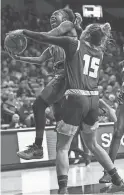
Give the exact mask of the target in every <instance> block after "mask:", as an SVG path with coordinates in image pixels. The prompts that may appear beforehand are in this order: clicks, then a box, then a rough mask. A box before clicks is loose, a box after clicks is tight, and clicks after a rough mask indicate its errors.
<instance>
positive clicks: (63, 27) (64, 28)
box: [23, 21, 74, 41]
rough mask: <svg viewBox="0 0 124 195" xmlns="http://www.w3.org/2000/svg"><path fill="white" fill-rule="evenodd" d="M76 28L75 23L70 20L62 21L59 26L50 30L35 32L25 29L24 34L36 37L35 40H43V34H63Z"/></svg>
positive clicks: (32, 37) (31, 37)
mask: <svg viewBox="0 0 124 195" xmlns="http://www.w3.org/2000/svg"><path fill="white" fill-rule="evenodd" d="M73 28H74V26H73V23H72V22H70V21H65V22H62V23H61V24H60V25H59V26H58V27H57V28H54V29H52V30H51V31H49V32H33V31H29V30H25V29H24V30H23V34H24V35H25V36H27V37H28V38H30V39H34V40H35V41H42V38H43V36H42V35H46V36H47V35H49V36H61V35H64V34H65V33H67V32H70V31H71V30H72V29H73Z"/></svg>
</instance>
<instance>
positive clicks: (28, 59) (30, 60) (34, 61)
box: [10, 48, 52, 65]
mask: <svg viewBox="0 0 124 195" xmlns="http://www.w3.org/2000/svg"><path fill="white" fill-rule="evenodd" d="M10 55H11V57H12V58H14V59H15V60H16V61H21V62H27V63H29V64H38V65H42V63H43V62H45V61H47V60H49V59H51V58H52V55H51V53H50V51H49V48H47V49H46V50H45V51H44V52H43V53H42V55H41V56H39V57H23V56H17V55H13V54H12V53H11V54H10Z"/></svg>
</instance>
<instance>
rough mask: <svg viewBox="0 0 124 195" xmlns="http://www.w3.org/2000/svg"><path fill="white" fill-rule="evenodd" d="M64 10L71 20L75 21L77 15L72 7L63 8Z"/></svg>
mask: <svg viewBox="0 0 124 195" xmlns="http://www.w3.org/2000/svg"><path fill="white" fill-rule="evenodd" d="M62 11H64V12H65V13H66V15H67V16H68V19H69V21H71V22H72V23H74V21H75V19H76V16H75V14H74V12H73V10H72V9H70V8H63V9H62Z"/></svg>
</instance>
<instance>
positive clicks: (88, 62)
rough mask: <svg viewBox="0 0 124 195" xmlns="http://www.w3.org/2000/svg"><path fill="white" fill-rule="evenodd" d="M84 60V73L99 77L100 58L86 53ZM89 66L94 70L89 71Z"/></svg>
mask: <svg viewBox="0 0 124 195" xmlns="http://www.w3.org/2000/svg"><path fill="white" fill-rule="evenodd" d="M83 60H84V70H83V74H85V75H88V76H90V77H92V78H97V76H98V70H99V63H100V59H99V58H95V57H91V56H90V55H88V54H85V55H84V58H83ZM89 68H90V69H92V70H93V71H89Z"/></svg>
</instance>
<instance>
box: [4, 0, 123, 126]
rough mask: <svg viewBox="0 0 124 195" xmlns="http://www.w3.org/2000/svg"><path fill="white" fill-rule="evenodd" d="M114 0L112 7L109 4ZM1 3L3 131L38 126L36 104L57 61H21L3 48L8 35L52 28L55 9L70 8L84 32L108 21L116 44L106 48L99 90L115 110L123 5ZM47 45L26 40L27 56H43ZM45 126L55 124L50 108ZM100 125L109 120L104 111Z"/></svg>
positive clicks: (41, 0)
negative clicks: (93, 25)
mask: <svg viewBox="0 0 124 195" xmlns="http://www.w3.org/2000/svg"><path fill="white" fill-rule="evenodd" d="M109 2H110V3H109ZM111 2H112V3H111ZM1 3H2V5H1V123H2V128H3V129H9V128H21V127H34V117H33V113H32V103H33V101H34V100H35V98H36V96H37V95H38V94H39V92H40V91H41V90H42V89H43V88H44V87H45V86H46V84H47V83H48V82H49V81H50V80H51V79H52V77H53V75H54V72H53V65H54V64H53V61H52V59H51V60H50V61H47V62H45V63H44V64H43V66H41V67H40V66H38V65H35V64H32V65H29V64H28V63H22V62H17V61H15V60H13V59H12V58H11V57H9V55H8V53H6V51H5V50H4V39H5V36H6V33H7V32H8V31H11V30H15V29H29V30H32V31H48V30H50V23H49V18H50V16H51V13H52V12H53V11H55V10H56V9H60V8H63V7H70V8H72V9H73V10H74V11H75V12H79V13H80V14H81V15H82V17H83V24H82V28H83V29H84V28H85V27H86V25H88V24H90V23H93V22H101V23H103V22H109V23H110V24H111V26H112V35H113V40H114V41H113V42H112V43H111V44H110V45H109V46H108V48H106V52H105V55H104V60H103V64H102V69H101V70H100V80H99V92H100V98H103V99H104V100H105V101H106V102H107V103H108V104H109V105H110V106H111V107H112V108H113V109H115V110H116V109H117V98H116V97H117V94H118V92H119V90H120V85H121V82H122V81H121V68H122V67H121V66H120V64H119V63H120V62H121V61H122V60H124V28H123V25H122V24H124V6H123V4H121V1H120V3H119V1H114V0H113V1H110V0H109V1H108V0H94V1H91V0H84V1H82V0H76V1H75V0H63V1H62V0H35V1H34V0H3V1H2V2H1ZM122 3H123V2H122ZM46 47H48V45H44V44H37V43H36V42H33V41H31V40H28V47H27V49H26V50H25V51H24V53H23V56H40V55H41V53H42V52H43V50H44V49H45V48H46ZM46 113H47V121H46V125H53V124H55V121H54V119H53V116H52V115H53V114H52V109H51V108H48V109H47V111H46ZM99 121H100V122H111V118H110V117H109V115H108V113H107V111H106V110H105V111H103V110H100V116H99Z"/></svg>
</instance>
